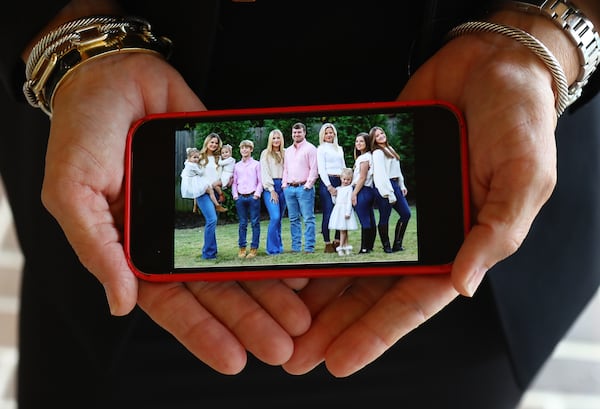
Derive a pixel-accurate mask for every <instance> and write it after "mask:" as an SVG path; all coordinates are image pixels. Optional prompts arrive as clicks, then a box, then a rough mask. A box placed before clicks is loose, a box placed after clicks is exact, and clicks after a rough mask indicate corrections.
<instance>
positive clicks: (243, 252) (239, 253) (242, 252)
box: [238, 247, 246, 258]
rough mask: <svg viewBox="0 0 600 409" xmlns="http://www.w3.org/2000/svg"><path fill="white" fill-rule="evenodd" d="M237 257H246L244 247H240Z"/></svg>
mask: <svg viewBox="0 0 600 409" xmlns="http://www.w3.org/2000/svg"><path fill="white" fill-rule="evenodd" d="M238 257H239V258H246V247H240V251H239V252H238Z"/></svg>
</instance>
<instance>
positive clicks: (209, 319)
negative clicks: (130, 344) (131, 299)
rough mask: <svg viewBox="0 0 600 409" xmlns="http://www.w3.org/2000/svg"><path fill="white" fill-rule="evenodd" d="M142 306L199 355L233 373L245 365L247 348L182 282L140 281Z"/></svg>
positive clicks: (140, 301)
mask: <svg viewBox="0 0 600 409" xmlns="http://www.w3.org/2000/svg"><path fill="white" fill-rule="evenodd" d="M139 305H140V307H141V308H142V309H143V310H144V311H145V312H146V313H147V314H148V315H149V316H151V317H152V319H153V320H154V321H155V322H156V323H157V324H158V325H160V326H161V327H163V328H164V329H166V330H167V331H168V332H169V333H171V334H172V335H173V336H174V337H175V338H176V339H177V340H178V341H179V342H181V344H183V345H184V346H185V347H186V348H187V349H188V350H189V351H190V352H192V353H193V354H194V355H195V356H196V357H197V358H198V359H200V360H201V361H202V362H204V363H206V364H207V365H208V366H210V367H211V368H213V369H214V370H216V371H218V372H220V373H223V374H227V375H233V374H237V373H239V372H240V371H241V370H242V369H243V368H244V367H245V365H246V362H247V355H246V349H245V348H244V346H243V345H242V344H241V342H240V341H239V340H238V339H237V337H236V336H235V334H234V333H233V332H232V331H230V330H229V329H228V328H227V327H226V326H225V325H224V324H223V323H221V322H220V321H219V320H218V319H216V318H215V317H214V315H213V314H212V313H211V312H210V311H208V310H207V309H206V308H204V307H203V306H202V304H200V303H199V302H198V300H197V299H196V297H195V296H194V294H192V292H190V291H189V289H188V288H187V287H186V286H185V285H183V284H181V283H168V284H157V283H150V282H144V281H141V282H140V292H139Z"/></svg>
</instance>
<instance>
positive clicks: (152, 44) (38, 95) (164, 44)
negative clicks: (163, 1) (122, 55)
mask: <svg viewBox="0 0 600 409" xmlns="http://www.w3.org/2000/svg"><path fill="white" fill-rule="evenodd" d="M171 48H172V44H171V41H170V40H169V39H168V38H166V37H156V36H155V35H154V34H153V33H152V32H151V27H150V23H148V22H147V21H145V20H143V19H140V18H135V17H115V16H95V17H86V18H82V19H78V20H73V21H70V22H68V23H65V24H63V25H61V26H59V27H58V28H56V29H55V30H52V31H51V32H49V33H48V34H46V35H45V36H44V37H42V38H41V39H40V40H39V41H38V42H37V44H36V45H35V46H34V47H33V49H32V50H31V53H30V54H29V58H28V59H27V64H26V66H25V78H26V81H25V83H24V84H23V93H24V94H25V98H26V99H27V101H28V102H29V104H30V105H31V106H33V107H36V108H40V109H41V110H42V111H44V112H45V113H46V114H47V115H48V116H49V117H52V104H53V97H54V92H55V91H56V89H57V88H58V86H59V85H60V83H61V82H62V81H63V80H64V79H65V78H66V76H67V75H68V74H69V73H71V72H72V71H73V70H74V69H76V68H77V67H78V66H80V65H81V64H83V63H85V62H87V61H90V60H92V59H94V58H97V57H100V56H104V55H110V54H114V53H117V52H143V53H155V54H159V55H162V56H163V57H164V58H167V59H168V58H169V56H170V53H171Z"/></svg>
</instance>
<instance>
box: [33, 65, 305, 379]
mask: <svg viewBox="0 0 600 409" xmlns="http://www.w3.org/2000/svg"><path fill="white" fill-rule="evenodd" d="M116 61H118V63H119V69H118V70H115V69H114V67H113V66H112V65H113V64H114V63H115V62H116ZM55 105H56V108H55V110H54V115H53V119H52V125H51V132H50V140H49V145H48V154H47V161H46V173H45V179H44V186H43V199H44V203H45V205H46V207H47V208H48V209H49V211H50V212H51V213H52V214H53V215H54V216H55V217H56V219H57V220H58V222H59V223H60V224H61V227H62V228H63V230H64V231H65V234H66V236H67V238H68V239H69V241H70V243H71V245H72V246H73V249H74V250H75V252H76V253H77V254H78V256H79V258H80V259H81V262H82V263H83V265H85V266H86V267H87V268H88V269H89V271H90V272H92V274H94V275H95V276H96V278H97V279H98V280H99V281H100V282H101V283H102V284H103V285H104V287H105V289H106V291H107V296H108V299H109V302H110V306H111V312H112V313H113V314H115V315H123V314H127V313H128V312H129V311H130V310H131V309H132V308H133V307H134V306H135V305H136V303H139V305H140V306H141V307H142V308H143V309H144V310H145V311H146V312H147V313H148V315H149V316H150V317H151V318H152V319H154V320H155V321H156V322H157V323H158V324H160V325H161V326H163V327H164V328H165V329H166V330H168V331H170V332H171V333H172V334H173V335H174V336H175V337H176V338H177V339H179V340H180V342H181V343H182V344H184V345H185V346H186V347H187V348H188V349H189V350H190V351H191V352H192V353H194V354H195V355H196V356H198V357H199V358H200V359H201V360H203V361H204V362H206V363H207V364H208V365H210V366H211V367H213V368H214V369H215V370H217V371H220V372H223V373H228V374H231V373H237V372H239V371H240V370H241V369H242V368H243V367H244V365H245V362H246V350H248V351H250V352H252V353H253V354H255V355H256V356H257V357H258V358H259V359H262V360H264V361H265V362H267V363H271V364H280V363H282V362H285V361H286V360H287V359H288V358H289V356H290V355H291V352H292V348H293V344H292V339H291V336H290V334H291V335H297V334H300V333H302V332H304V331H305V330H306V328H307V327H308V325H309V323H310V316H309V314H308V312H307V310H306V307H305V306H304V304H303V303H302V302H301V300H300V299H299V298H298V297H297V295H296V294H295V293H294V291H292V290H291V289H290V288H289V287H288V286H287V285H285V284H284V283H282V282H279V281H272V282H267V281H263V282H253V283H245V284H238V283H236V282H223V283H214V284H207V283H189V284H187V285H184V284H181V283H166V284H165V283H163V284H151V283H147V282H138V279H137V278H136V277H135V276H134V275H133V273H132V272H131V270H130V269H129V266H128V264H127V261H126V259H125V255H124V252H123V247H122V243H121V228H122V220H121V219H122V216H121V215H122V208H123V199H124V197H123V194H124V192H123V175H124V151H125V139H126V135H127V132H128V130H129V128H130V126H131V124H132V123H133V121H135V120H136V119H137V118H141V117H142V116H144V115H146V114H149V113H158V112H172V111H193V110H203V109H205V108H204V106H203V105H202V103H201V102H200V101H199V100H198V98H197V97H196V96H195V95H194V94H193V92H192V91H191V90H190V89H189V88H188V87H187V86H186V85H185V83H184V82H183V80H182V79H181V77H180V76H179V75H178V74H177V73H176V71H175V70H174V69H173V68H171V67H170V66H168V65H167V64H166V63H164V62H163V61H162V60H160V59H158V58H156V57H153V56H148V55H142V54H137V55H134V54H125V55H123V56H116V57H106V58H102V59H100V60H98V61H96V62H94V63H90V64H87V65H84V66H82V67H80V68H79V69H78V70H76V71H75V72H74V73H73V74H72V75H70V76H69V77H67V80H66V81H65V83H64V84H63V85H62V86H61V88H60V89H59V90H58V91H57V94H56V104H55ZM149 222H151V221H149ZM257 328H258V330H257Z"/></svg>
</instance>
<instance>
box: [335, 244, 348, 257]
mask: <svg viewBox="0 0 600 409" xmlns="http://www.w3.org/2000/svg"><path fill="white" fill-rule="evenodd" d="M335 251H337V253H338V254H339V255H340V256H345V255H346V251H345V250H344V247H342V246H338V247H337V248H336V249H335Z"/></svg>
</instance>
